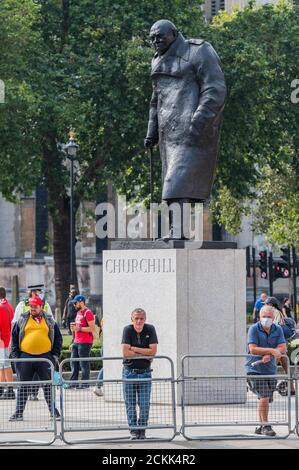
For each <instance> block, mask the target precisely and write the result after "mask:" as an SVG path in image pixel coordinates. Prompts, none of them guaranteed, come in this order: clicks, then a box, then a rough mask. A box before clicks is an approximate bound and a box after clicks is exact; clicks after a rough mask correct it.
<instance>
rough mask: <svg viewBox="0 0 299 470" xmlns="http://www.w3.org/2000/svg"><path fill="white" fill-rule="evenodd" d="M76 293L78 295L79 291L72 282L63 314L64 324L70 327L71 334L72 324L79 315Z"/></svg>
mask: <svg viewBox="0 0 299 470" xmlns="http://www.w3.org/2000/svg"><path fill="white" fill-rule="evenodd" d="M76 295H78V292H77V291H76V288H75V286H74V285H73V284H71V285H70V292H69V296H68V298H67V299H66V302H65V305H64V309H63V315H62V324H63V326H64V327H65V328H68V330H69V334H72V332H71V327H70V324H71V323H73V322H74V321H75V319H76V316H77V310H76V308H75V305H74V302H73V300H74V298H75V297H76Z"/></svg>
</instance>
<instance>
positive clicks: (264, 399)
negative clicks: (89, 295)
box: [0, 284, 297, 440]
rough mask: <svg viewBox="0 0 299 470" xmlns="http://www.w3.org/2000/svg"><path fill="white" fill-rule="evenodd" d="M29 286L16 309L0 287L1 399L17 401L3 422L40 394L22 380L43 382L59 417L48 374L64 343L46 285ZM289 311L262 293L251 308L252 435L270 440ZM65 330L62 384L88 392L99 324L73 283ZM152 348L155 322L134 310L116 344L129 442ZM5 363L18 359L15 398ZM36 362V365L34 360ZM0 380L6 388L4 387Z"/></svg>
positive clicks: (139, 426)
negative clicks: (66, 364) (66, 368)
mask: <svg viewBox="0 0 299 470" xmlns="http://www.w3.org/2000/svg"><path fill="white" fill-rule="evenodd" d="M28 289H29V290H28V297H27V298H26V299H24V300H22V301H21V302H19V304H18V305H17V306H16V309H15V311H14V310H13V307H12V306H11V305H10V304H9V302H8V300H7V298H6V290H5V288H4V287H0V383H1V384H2V386H1V387H0V400H15V399H16V409H15V412H14V413H13V415H12V416H11V417H10V419H9V420H10V421H22V420H23V413H24V410H25V407H26V403H27V400H28V398H29V399H31V400H37V399H38V398H37V395H38V391H39V385H38V384H33V385H32V384H30V385H26V382H35V381H40V382H41V383H43V382H45V383H43V385H42V388H43V391H44V397H45V400H46V403H47V406H48V409H49V413H50V417H51V418H53V417H54V416H55V418H56V419H59V418H60V413H59V410H58V409H57V408H56V406H55V405H53V400H52V388H51V385H50V384H49V381H50V380H51V370H54V368H55V367H56V365H57V363H58V362H59V359H60V355H61V350H62V343H63V338H62V334H61V331H60V328H59V326H58V324H57V322H56V321H55V319H54V317H53V313H52V311H51V307H50V305H49V304H48V302H47V301H46V299H45V296H44V290H43V289H44V286H43V285H41V284H39V285H31V286H28ZM291 311H292V310H291V306H290V301H289V299H288V298H286V299H284V302H283V305H282V306H281V305H280V304H279V302H278V300H277V299H276V298H275V297H269V296H268V295H267V293H266V292H262V294H261V296H260V298H259V299H258V301H257V302H256V303H255V307H254V312H253V314H254V315H253V318H254V324H253V325H252V326H251V327H250V328H249V331H248V342H247V345H248V351H247V352H248V356H247V360H246V372H247V374H248V376H249V377H248V384H249V388H250V390H251V391H252V392H253V393H254V394H256V395H257V397H258V399H259V407H258V416H259V421H260V425H259V426H258V427H257V428H256V430H255V433H256V434H263V435H266V436H270V437H272V436H275V435H276V433H275V431H274V430H273V429H272V427H271V426H270V425H269V424H268V414H269V405H270V403H271V402H272V401H273V393H274V391H275V390H276V388H277V380H276V378H275V376H276V373H277V364H278V363H280V364H281V366H282V368H283V370H284V372H285V374H288V367H289V366H288V360H287V357H286V352H287V344H288V342H289V341H290V340H291V339H293V338H294V337H295V336H296V334H297V333H296V324H295V322H294V320H293V319H292V315H291ZM63 325H64V326H65V327H66V328H67V329H68V332H69V333H70V334H71V335H72V343H71V346H70V349H71V369H72V371H71V377H70V380H69V382H70V385H69V386H68V387H69V388H71V389H72V388H73V389H87V388H89V387H90V382H89V379H90V362H89V361H86V360H84V359H86V358H89V357H90V351H91V348H92V345H93V342H94V340H95V338H98V337H99V334H100V332H101V326H102V325H101V326H98V325H97V322H96V317H95V315H94V314H93V312H92V311H91V310H90V309H89V308H88V307H87V306H86V298H85V296H84V295H82V294H80V293H78V292H77V291H76V289H75V286H70V292H69V298H68V299H67V301H66V304H65V309H64V315H63ZM157 345H158V338H157V333H156V330H155V328H154V326H153V325H150V324H148V323H146V312H145V311H144V309H142V308H136V309H134V310H133V312H132V314H131V324H130V325H127V326H125V327H124V329H123V335H122V339H121V348H122V356H123V374H122V376H123V397H124V403H125V409H126V414H127V420H128V426H129V429H130V433H131V439H133V440H135V439H145V437H146V436H145V430H146V428H147V425H148V419H149V410H150V397H151V388H152V387H151V385H152V384H151V377H152V375H151V372H152V369H151V365H152V361H153V358H154V356H155V355H156V353H157ZM10 358H12V359H18V361H16V363H15V372H16V377H17V380H18V382H21V385H20V386H18V387H17V393H15V391H14V387H13V382H14V376H13V370H12V366H11V362H10ZM37 358H39V359H41V360H40V361H32V359H37ZM30 359H31V361H30ZM42 359H43V360H44V361H43V360H42ZM72 359H73V360H72ZM81 359H82V360H81ZM51 365H53V367H51ZM80 369H81V380H79V373H80ZM259 376H263V377H259ZM141 379H147V380H141ZM103 380H104V378H103V369H101V370H100V371H99V374H98V377H97V380H96V387H95V388H94V390H93V391H94V393H95V394H96V395H97V396H99V397H101V396H103V390H102V386H103ZM131 380H132V382H131ZM139 380H140V382H139ZM6 382H7V387H5V386H4V385H5V383H6ZM47 382H48V383H47ZM290 393H291V395H294V394H295V388H294V384H293V380H291V382H290ZM137 405H138V408H139V416H137V414H138V413H137Z"/></svg>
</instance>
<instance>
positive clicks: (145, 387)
mask: <svg viewBox="0 0 299 470" xmlns="http://www.w3.org/2000/svg"><path fill="white" fill-rule="evenodd" d="M151 377H152V374H151V372H144V373H143V374H136V373H133V372H131V371H130V369H128V368H126V367H124V368H123V379H126V380H130V379H134V380H136V379H151ZM151 390H152V382H151V381H148V382H147V381H146V382H143V381H141V382H137V381H134V382H133V383H129V382H123V394H124V400H125V405H126V412H127V420H128V424H129V427H130V429H131V428H133V427H135V426H137V425H138V426H140V427H142V428H145V427H147V423H148V417H149V409H150V398H151ZM137 404H138V406H139V419H138V421H137V411H136V405H137Z"/></svg>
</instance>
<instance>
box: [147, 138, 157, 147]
mask: <svg viewBox="0 0 299 470" xmlns="http://www.w3.org/2000/svg"><path fill="white" fill-rule="evenodd" d="M156 143H157V141H156V140H155V139H154V138H152V137H146V138H145V139H144V148H146V149H152V148H153V147H154V146H155V145H156Z"/></svg>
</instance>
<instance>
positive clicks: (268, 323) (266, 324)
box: [261, 317, 273, 328]
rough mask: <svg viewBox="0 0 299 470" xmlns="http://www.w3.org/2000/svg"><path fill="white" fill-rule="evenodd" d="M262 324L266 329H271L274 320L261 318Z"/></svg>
mask: <svg viewBox="0 0 299 470" xmlns="http://www.w3.org/2000/svg"><path fill="white" fill-rule="evenodd" d="M261 324H262V326H264V327H265V328H270V327H271V326H272V324H273V320H272V318H268V317H266V318H261Z"/></svg>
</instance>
